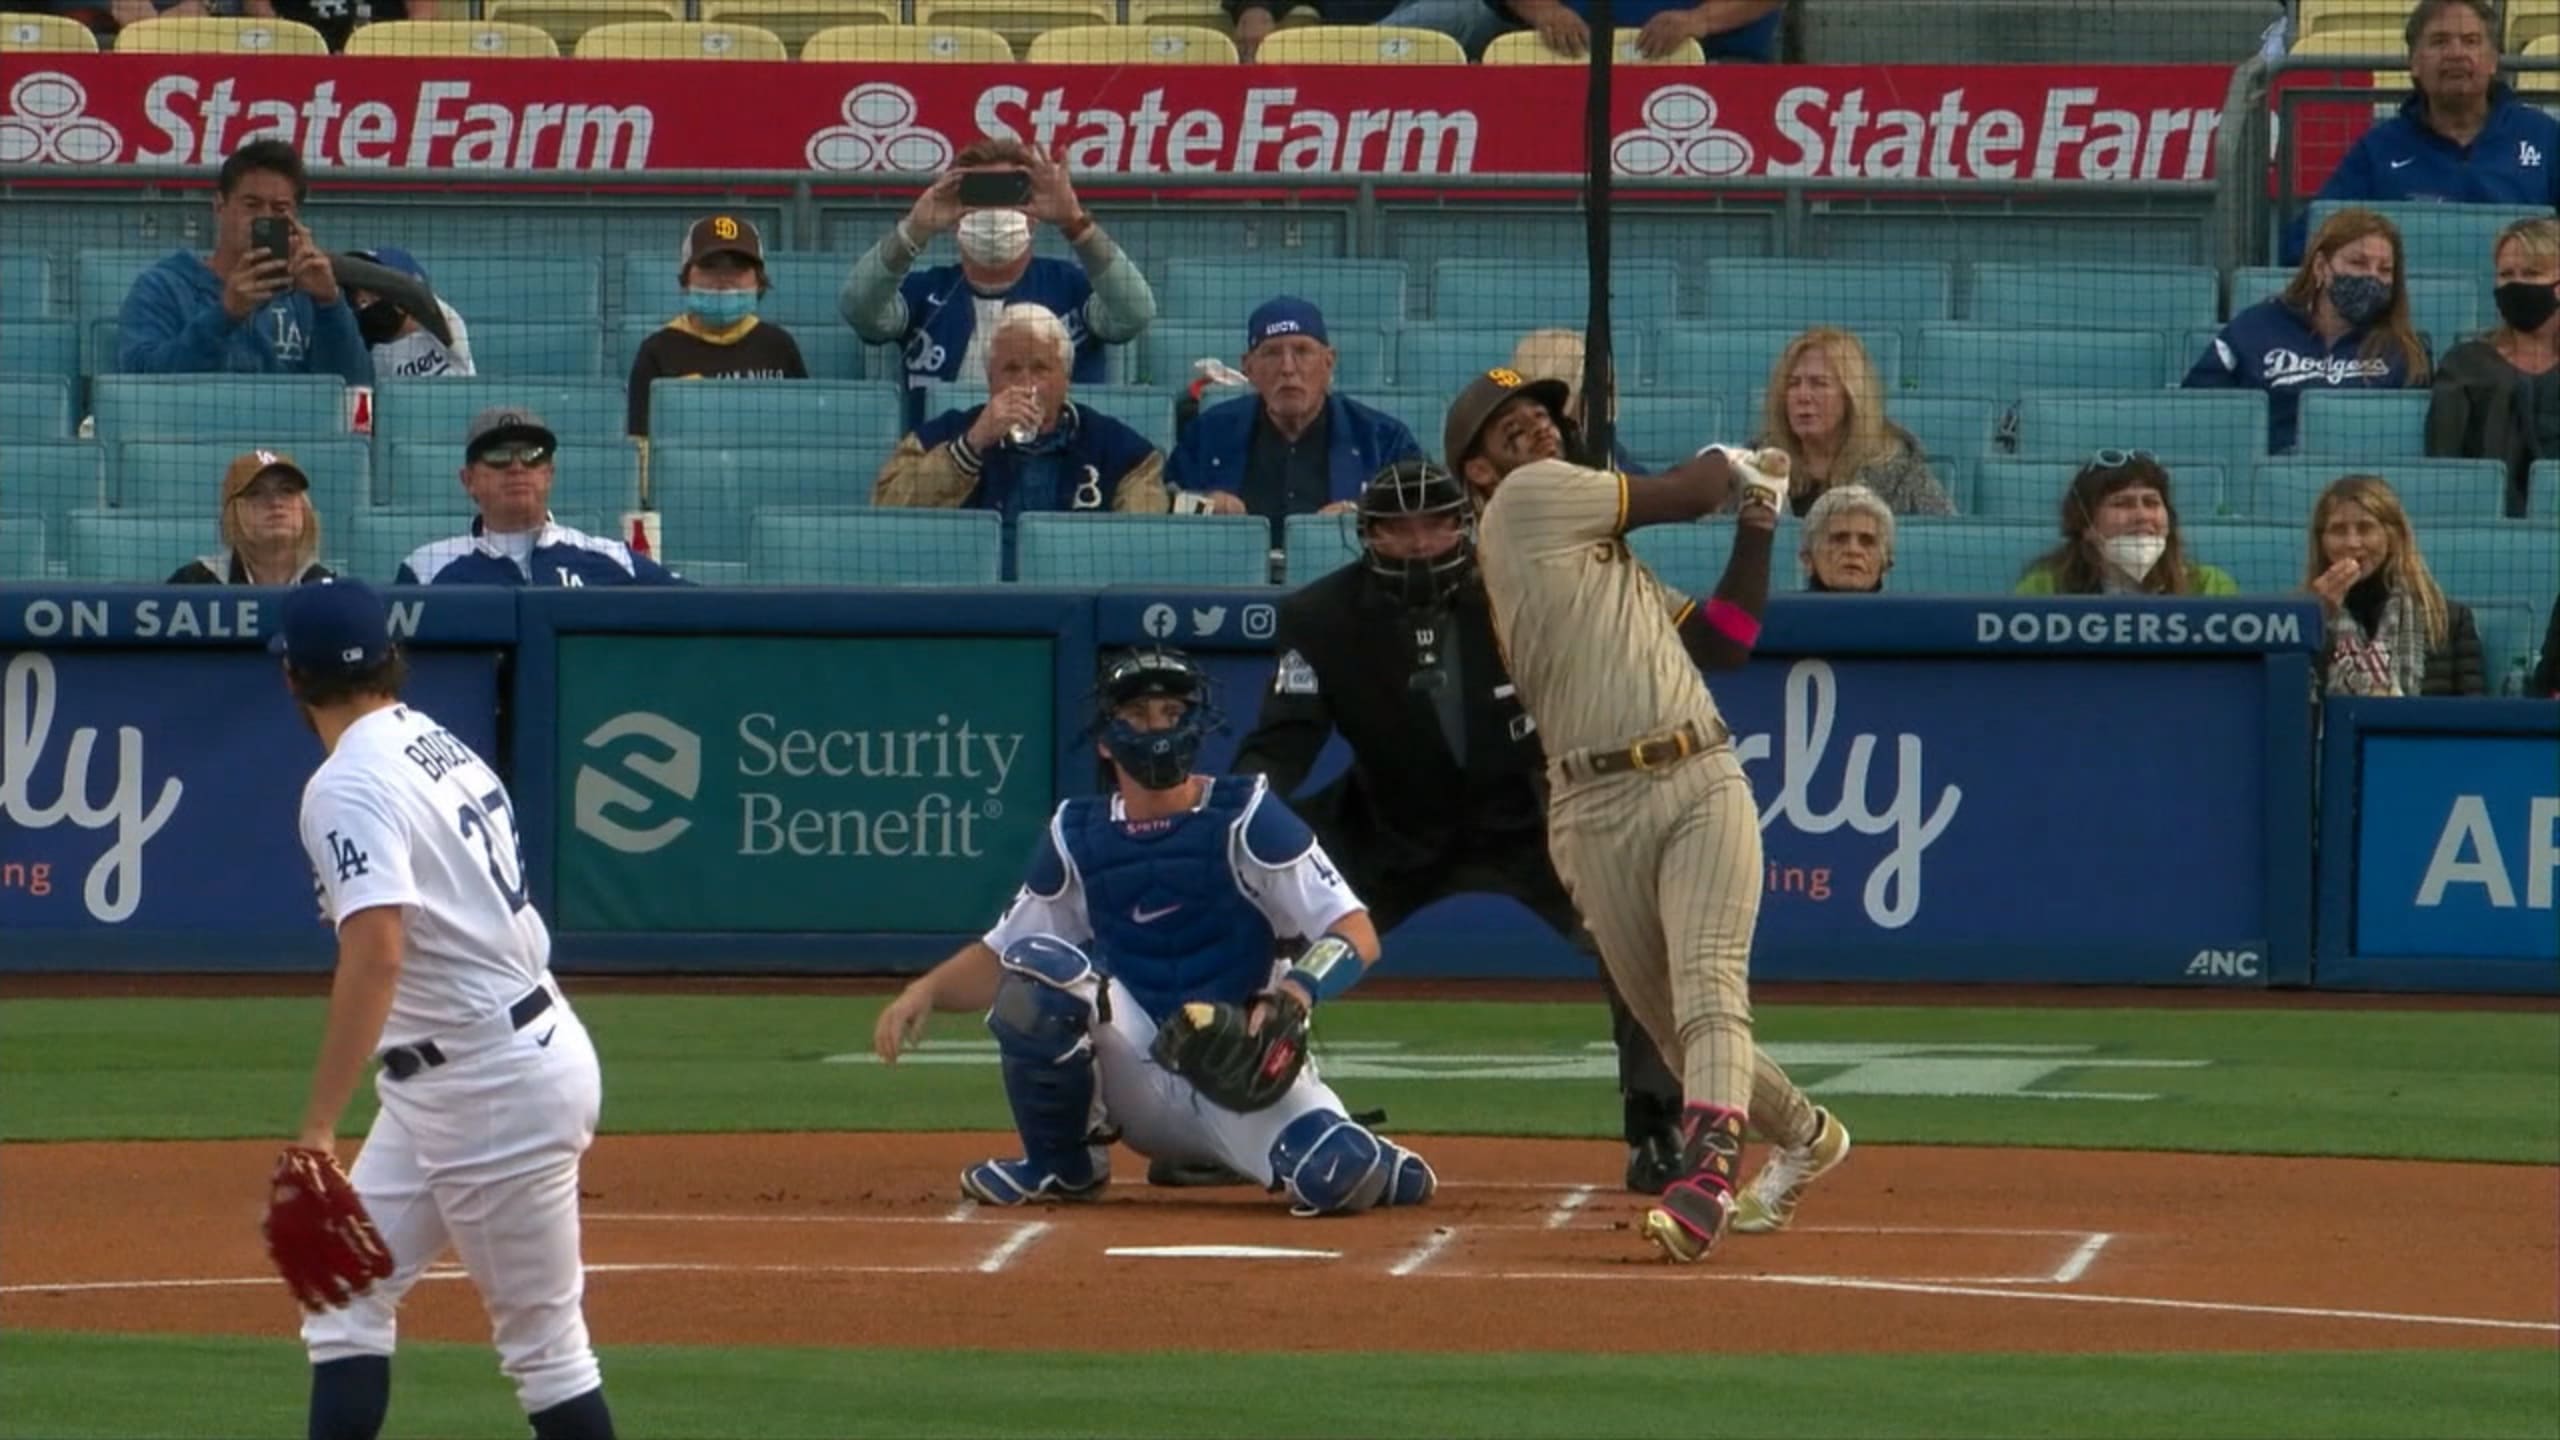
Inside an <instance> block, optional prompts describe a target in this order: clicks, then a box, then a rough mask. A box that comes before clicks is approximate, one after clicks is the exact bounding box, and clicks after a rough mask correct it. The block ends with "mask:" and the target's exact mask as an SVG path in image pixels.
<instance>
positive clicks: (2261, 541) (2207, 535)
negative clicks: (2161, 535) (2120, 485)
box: [2178, 515, 2310, 595]
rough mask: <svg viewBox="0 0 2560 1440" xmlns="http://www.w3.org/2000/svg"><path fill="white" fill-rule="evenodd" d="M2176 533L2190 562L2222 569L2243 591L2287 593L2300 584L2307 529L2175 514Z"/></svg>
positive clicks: (2307, 545)
mask: <svg viewBox="0 0 2560 1440" xmlns="http://www.w3.org/2000/svg"><path fill="white" fill-rule="evenodd" d="M2178 534H2179V538H2180V540H2181V542H2182V543H2183V544H2184V545H2185V546H2186V551H2187V559H2188V560H2189V561H2190V562H2192V563H2195V564H2199V565H2211V566H2213V567H2215V568H2216V569H2219V570H2222V571H2225V572H2227V573H2228V574H2229V575H2230V576H2231V578H2232V579H2233V580H2235V581H2237V582H2239V585H2240V593H2241V594H2243V595H2291V594H2294V593H2296V592H2298V591H2300V590H2301V589H2302V585H2303V567H2304V566H2305V565H2306V564H2307V563H2308V560H2309V556H2310V541H2309V539H2308V538H2307V536H2308V530H2307V528H2306V527H2305V526H2303V525H2299V524H2289V525H2279V524H2276V523H2274V522H2272V521H2267V522H2255V521H2248V520H2203V521H2196V522H2189V521H2188V520H2187V519H2186V518H2185V517H2184V516H2183V515H2181V516H2180V517H2179V523H2178Z"/></svg>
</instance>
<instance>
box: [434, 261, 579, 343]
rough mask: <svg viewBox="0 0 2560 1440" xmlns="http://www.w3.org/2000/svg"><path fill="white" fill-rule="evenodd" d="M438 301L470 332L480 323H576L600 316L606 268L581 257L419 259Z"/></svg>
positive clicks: (477, 327)
mask: <svg viewBox="0 0 2560 1440" xmlns="http://www.w3.org/2000/svg"><path fill="white" fill-rule="evenodd" d="M417 261H418V265H419V268H421V269H423V270H425V271H426V272H427V283H428V284H429V285H431V286H433V287H434V288H435V292H436V298H437V299H439V300H442V301H443V302H444V303H446V304H447V305H450V306H452V307H453V308H454V310H455V312H456V313H458V314H460V315H461V316H462V318H463V321H464V322H465V323H467V324H469V325H470V326H471V328H472V329H473V330H474V331H477V330H478V329H479V328H480V324H481V322H483V321H499V322H505V323H516V322H521V321H527V320H580V321H585V322H586V323H588V324H591V325H592V324H594V323H595V322H596V321H598V320H599V319H601V318H602V317H603V315H604V264H603V262H602V261H600V260H596V259H594V258H592V257H589V256H579V255H493V254H485V253H484V254H478V255H442V256H439V255H428V254H420V255H418V257H417Z"/></svg>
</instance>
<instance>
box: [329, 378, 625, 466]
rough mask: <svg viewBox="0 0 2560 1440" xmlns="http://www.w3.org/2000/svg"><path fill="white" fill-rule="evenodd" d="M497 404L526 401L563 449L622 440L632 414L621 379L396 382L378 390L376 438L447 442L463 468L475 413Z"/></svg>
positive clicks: (387, 441) (523, 404)
mask: <svg viewBox="0 0 2560 1440" xmlns="http://www.w3.org/2000/svg"><path fill="white" fill-rule="evenodd" d="M497 405H513V406H521V407H524V408H526V409H529V410H532V411H533V412H534V413H535V414H538V415H540V416H541V417H542V423H543V424H545V425H548V426H550V427H551V433H552V434H554V435H557V436H559V437H560V448H561V449H563V450H569V451H574V450H576V449H578V448H579V447H581V446H586V445H598V444H621V443H624V436H623V423H624V420H625V418H626V412H625V408H624V404H623V392H622V384H621V382H620V381H619V380H611V379H603V380H588V381H559V380H554V381H548V382H546V381H541V380H509V379H505V378H501V377H494V376H487V375H477V376H473V377H471V378H469V379H442V380H393V381H390V382H388V383H385V384H382V385H377V386H375V387H374V391H373V438H374V439H375V440H376V441H377V442H381V443H385V444H393V445H406V444H425V445H441V446H443V447H445V450H446V453H447V455H448V456H449V458H450V460H451V462H452V463H451V465H450V467H449V468H450V469H452V470H455V471H459V470H460V469H461V468H462V442H463V440H464V438H465V437H466V436H467V435H468V433H469V431H470V428H471V417H473V416H474V415H477V414H479V413H480V412H481V411H483V410H486V409H489V408H490V407H492V406H497Z"/></svg>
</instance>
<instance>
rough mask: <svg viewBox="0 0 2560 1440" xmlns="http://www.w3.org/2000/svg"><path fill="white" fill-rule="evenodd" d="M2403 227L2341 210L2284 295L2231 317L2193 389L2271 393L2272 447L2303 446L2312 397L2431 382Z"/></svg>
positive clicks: (2189, 383)
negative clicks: (2413, 309)
mask: <svg viewBox="0 0 2560 1440" xmlns="http://www.w3.org/2000/svg"><path fill="white" fill-rule="evenodd" d="M2405 268H2406V267H2405V264H2404V262H2403V259H2402V251H2401V246H2400V228H2399V227H2398V226H2396V225H2394V224H2392V223H2391V222H2390V221H2389V220H2387V219H2385V218H2384V217H2383V216H2382V215H2381V214H2379V213H2378V212H2375V211H2372V210H2363V209H2352V210H2340V211H2338V212H2337V213H2336V214H2333V215H2331V216H2330V217H2329V219H2328V221H2327V222H2326V223H2324V224H2323V225H2321V227H2320V233H2319V234H2317V235H2315V236H2313V237H2312V239H2311V253H2310V254H2308V255H2306V256H2304V257H2303V260H2302V264H2301V267H2300V268H2298V269H2296V270H2295V271H2294V273H2293V280H2292V282H2291V283H2289V284H2287V285H2286V286H2285V287H2284V290H2283V292H2282V293H2280V294H2277V295H2274V296H2271V297H2269V298H2268V299H2265V300H2261V301H2259V302H2258V303H2257V304H2255V305H2252V306H2250V307H2248V308H2247V309H2245V310H2242V311H2241V312H2240V313H2238V314H2236V315H2234V316H2232V317H2231V323H2230V324H2228V325H2225V326H2223V327H2222V333H2221V334H2219V335H2216V336H2215V337H2213V343H2212V344H2211V345H2209V346H2207V347H2205V352H2204V354H2202V355H2201V356H2198V357H2197V359H2196V363H2195V365H2194V367H2193V368H2191V369H2189V370H2188V371H2187V378H2186V381H2185V385H2186V388H2187V389H2190V390H2264V391H2266V392H2267V450H2268V453H2270V454H2276V455H2281V454H2285V453H2286V452H2288V451H2290V450H2292V449H2293V446H2294V440H2295V437H2296V436H2297V435H2298V434H2299V433H2300V431H2301V422H2302V393H2303V392H2304V391H2305V390H2348V389H2369V390H2399V389H2403V388H2405V387H2408V386H2412V385H2424V384H2426V383H2427V380H2428V377H2429V374H2430V372H2431V369H2432V364H2431V362H2430V361H2429V360H2428V358H2427V347H2426V345H2425V344H2424V343H2423V342H2421V341H2420V340H2419V339H2418V332H2417V330H2416V329H2415V328H2414V327H2413V326H2412V325H2411V324H2410V323H2409V285H2408V276H2407V275H2406V273H2405Z"/></svg>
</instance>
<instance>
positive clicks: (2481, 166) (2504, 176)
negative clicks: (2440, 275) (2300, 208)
mask: <svg viewBox="0 0 2560 1440" xmlns="http://www.w3.org/2000/svg"><path fill="white" fill-rule="evenodd" d="M2318 198H2319V199H2322V200H2384V201H2389V200H2440V201H2444V202H2446V203H2448V204H2454V205H2540V206H2544V207H2546V208H2550V209H2555V210H2560V118H2555V117H2553V116H2551V115H2547V114H2544V113H2543V112H2542V111H2540V110H2537V109H2535V108H2534V107H2533V106H2531V105H2528V104H2526V103H2525V102H2523V101H2522V100H2519V99H2517V98H2516V94H2515V92H2514V91H2512V90H2510V89H2508V88H2507V87H2506V86H2505V85H2504V84H2500V85H2497V86H2494V87H2492V88H2491V90H2490V92H2489V123H2488V124H2487V125H2485V126H2483V127H2482V128H2481V131H2480V134H2479V135H2478V136H2477V137H2476V138H2475V139H2473V140H2472V142H2471V143H2470V144H2468V145H2461V144H2457V143H2455V142H2454V141H2452V140H2450V139H2447V138H2446V137H2445V136H2444V135H2442V134H2440V133H2438V132H2437V131H2436V130H2435V129H2434V128H2433V127H2432V126H2430V125H2428V124H2427V102H2426V101H2425V100H2423V99H2421V98H2419V97H2418V96H2416V95H2414V94H2413V95H2411V96H2410V97H2409V99H2408V100H2407V101H2406V102H2405V103H2403V104H2402V105H2401V107H2400V113H2399V114H2397V115H2394V116H2392V117H2391V118H2390V119H2388V120H2385V121H2383V122H2382V123H2381V124H2379V125H2376V126H2374V127H2373V128H2372V129H2370V130H2367V131H2366V132H2364V138H2362V139H2360V140H2358V141H2356V143H2355V148H2354V149H2352V150H2349V151H2348V152H2347V158H2346V159H2344V160H2342V161H2340V162H2338V168H2337V169H2336V170H2334V171H2332V172H2331V173H2330V175H2329V178H2328V180H2327V182H2326V183H2324V184H2322V185H2321V187H2320V194H2319V196H2318ZM2310 224H2311V213H2310V211H2309V210H2307V209H2306V210H2305V211H2304V212H2303V213H2302V214H2301V215H2300V216H2298V217H2296V218H2295V220H2294V222H2293V224H2292V225H2291V226H2289V227H2287V229H2286V230H2285V241H2284V263H2286V264H2288V265H2292V264H2297V263H2299V262H2300V261H2301V259H2302V247H2303V245H2304V244H2305V243H2306V239H2307V237H2308V235H2309V233H2310ZM2488 258H2489V257H2488V256H2486V255H2483V256H2481V257H2480V259H2481V260H2482V261H2483V262H2486V261H2487V260H2488Z"/></svg>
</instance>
